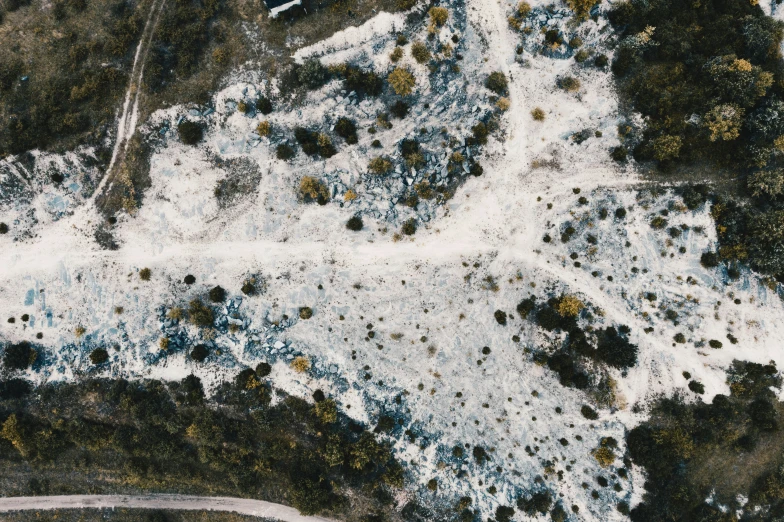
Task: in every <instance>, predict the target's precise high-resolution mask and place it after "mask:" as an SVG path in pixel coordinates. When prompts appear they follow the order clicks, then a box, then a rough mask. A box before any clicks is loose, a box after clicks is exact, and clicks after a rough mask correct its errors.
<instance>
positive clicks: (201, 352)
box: [191, 344, 210, 362]
mask: <svg viewBox="0 0 784 522" xmlns="http://www.w3.org/2000/svg"><path fill="white" fill-rule="evenodd" d="M209 354H210V351H209V350H208V349H207V346H205V345H203V344H197V345H196V346H194V347H193V350H192V351H191V359H193V360H194V361H196V362H203V361H204V359H206V358H207V356H208V355H209Z"/></svg>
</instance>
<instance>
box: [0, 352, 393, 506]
mask: <svg viewBox="0 0 784 522" xmlns="http://www.w3.org/2000/svg"><path fill="white" fill-rule="evenodd" d="M260 369H261V371H260V372H257V371H254V370H252V369H246V370H243V371H242V372H240V373H239V374H238V375H237V377H236V379H235V380H234V382H230V383H225V384H223V385H222V386H221V387H219V388H218V390H216V393H215V395H214V396H213V397H212V398H210V399H207V398H206V397H205V394H204V391H203V388H202V384H201V381H200V380H199V379H198V378H197V377H194V376H193V375H190V376H188V377H186V378H185V379H183V380H182V381H179V382H161V381H155V380H148V381H139V382H128V381H125V380H123V379H118V380H105V379H96V380H93V379H87V380H83V381H81V382H78V383H68V384H64V383H59V384H47V385H44V386H41V387H39V388H36V389H35V390H34V389H33V388H32V385H30V384H29V383H28V382H26V381H23V380H20V379H10V380H5V381H2V383H1V384H2V385H1V386H0V450H1V451H0V460H2V466H3V469H4V473H3V478H2V480H1V481H0V487H2V490H3V495H4V496H8V495H29V494H49V495H56V494H67V493H72V492H85V491H91V492H94V493H110V492H129V493H132V492H136V491H140V490H141V491H167V492H181V493H194V494H195V493H198V494H205V495H233V496H240V497H252V498H259V499H263V500H270V501H273V502H278V503H283V504H289V505H292V506H294V507H296V508H297V509H298V510H300V511H301V512H302V513H306V514H313V513H320V512H326V513H333V514H339V513H344V514H346V513H355V511H365V510H367V511H383V510H384V509H385V507H384V505H385V502H386V503H388V502H389V500H385V501H381V500H378V499H389V498H390V493H391V492H392V491H393V490H395V489H396V488H400V487H402V485H403V471H402V468H401V467H400V465H399V464H398V463H397V462H396V461H395V460H394V459H393V458H392V456H391V453H390V450H389V448H387V447H386V446H385V445H383V444H382V443H380V442H379V441H377V440H376V438H375V436H374V435H373V434H372V433H371V432H369V431H367V430H366V429H365V427H364V426H362V425H359V424H357V423H355V422H354V421H352V420H350V419H348V418H347V417H345V416H344V415H342V414H341V413H340V412H339V411H338V410H337V409H336V408H335V405H334V402H330V403H329V406H330V407H329V408H325V407H322V406H320V403H321V402H324V401H331V399H328V398H325V397H324V394H323V393H320V392H319V393H318V394H317V395H318V397H317V398H318V399H319V400H317V401H316V404H315V405H313V404H308V403H307V402H305V401H303V400H301V399H296V398H294V397H290V396H286V395H285V394H284V395H283V396H282V400H280V401H279V402H276V403H275V405H274V406H273V405H271V403H270V398H271V395H272V391H273V390H272V387H271V384H270V383H269V382H268V380H267V379H266V378H265V376H264V374H265V373H266V372H264V371H263V370H264V368H263V367H262V368H260ZM278 393H280V392H278ZM95 469H100V470H101V475H100V476H96V475H95V474H94V472H93V471H94V470H95ZM362 514H363V513H359V512H356V513H355V515H356V516H357V519H358V517H359V515H362Z"/></svg>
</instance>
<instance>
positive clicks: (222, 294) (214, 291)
mask: <svg viewBox="0 0 784 522" xmlns="http://www.w3.org/2000/svg"><path fill="white" fill-rule="evenodd" d="M209 296H210V301H212V302H213V303H222V302H223V301H225V300H226V290H224V289H223V288H222V287H221V286H220V285H218V286H215V287H213V288H211V289H210V293H209Z"/></svg>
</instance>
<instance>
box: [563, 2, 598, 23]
mask: <svg viewBox="0 0 784 522" xmlns="http://www.w3.org/2000/svg"><path fill="white" fill-rule="evenodd" d="M597 2H598V0H566V3H567V4H569V9H571V10H572V11H574V14H575V15H576V16H577V18H578V19H580V20H584V19H586V18H588V15H589V14H590V13H591V9H593V6H595V5H596V4H597Z"/></svg>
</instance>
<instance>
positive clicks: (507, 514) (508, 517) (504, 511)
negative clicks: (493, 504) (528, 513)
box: [495, 506, 515, 522]
mask: <svg viewBox="0 0 784 522" xmlns="http://www.w3.org/2000/svg"><path fill="white" fill-rule="evenodd" d="M514 514H515V510H514V509H513V508H511V507H510V506H498V507H497V508H496V510H495V520H496V522H512V517H513V516H514Z"/></svg>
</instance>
